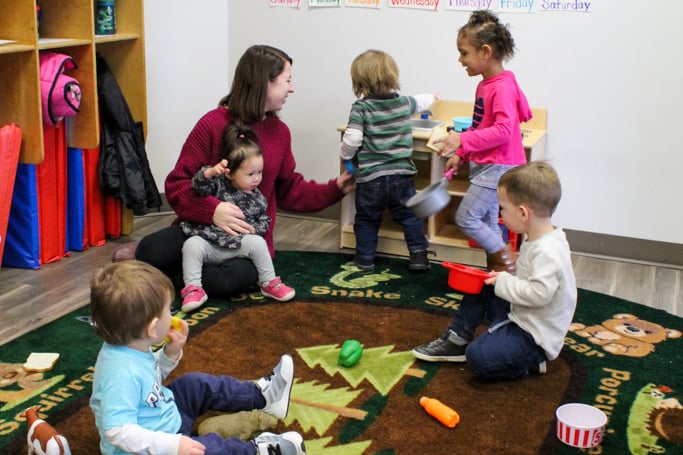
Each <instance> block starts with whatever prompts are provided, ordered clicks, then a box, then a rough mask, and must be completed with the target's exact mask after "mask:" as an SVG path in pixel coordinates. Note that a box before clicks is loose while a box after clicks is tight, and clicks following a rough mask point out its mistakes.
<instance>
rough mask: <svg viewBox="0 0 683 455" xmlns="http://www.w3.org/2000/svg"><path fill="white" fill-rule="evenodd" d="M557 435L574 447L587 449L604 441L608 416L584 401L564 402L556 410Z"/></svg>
mask: <svg viewBox="0 0 683 455" xmlns="http://www.w3.org/2000/svg"><path fill="white" fill-rule="evenodd" d="M555 417H557V437H558V439H559V440H560V441H562V442H564V443H565V444H567V445H570V446H572V447H579V448H581V449H585V448H588V447H595V446H597V445H598V444H600V442H602V435H603V433H604V431H605V424H606V423H607V416H606V415H605V413H604V412H602V411H601V410H600V409H598V408H596V407H594V406H589V405H587V404H582V403H567V404H563V405H562V406H560V407H559V408H557V410H556V411H555Z"/></svg>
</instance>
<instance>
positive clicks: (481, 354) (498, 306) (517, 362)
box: [448, 285, 546, 380]
mask: <svg viewBox="0 0 683 455" xmlns="http://www.w3.org/2000/svg"><path fill="white" fill-rule="evenodd" d="M493 290H494V287H493V286H490V285H484V288H483V289H482V291H481V292H480V293H479V294H465V296H464V297H463V299H462V302H461V303H460V307H459V308H458V310H457V311H456V312H455V314H454V315H453V319H452V320H451V324H450V325H449V326H448V328H449V329H450V330H452V331H454V332H455V333H457V334H458V335H459V336H460V337H461V338H464V339H465V340H467V341H468V342H469V344H468V345H467V349H466V350H465V356H466V358H467V364H468V366H469V367H470V369H471V370H472V372H473V373H474V374H475V375H477V376H479V377H481V378H484V379H494V380H501V379H502V380H510V379H517V378H519V377H521V376H524V375H526V374H527V373H528V369H529V367H530V366H532V365H538V364H539V363H541V362H543V361H545V360H546V356H545V351H544V350H543V349H542V348H541V347H540V346H538V345H537V344H536V342H535V341H534V339H533V337H532V336H531V334H529V333H528V332H526V331H524V330H522V328H520V327H519V326H518V325H517V324H515V323H514V322H512V321H511V320H510V319H508V313H509V312H510V302H508V301H507V300H504V299H501V298H500V297H498V296H496V294H495V293H494V291H493ZM484 320H488V321H489V327H488V329H487V330H486V332H484V333H483V334H481V335H480V336H478V337H477V338H476V339H475V338H474V331H475V329H476V328H477V327H478V326H479V325H480V324H481V323H482V322H484Z"/></svg>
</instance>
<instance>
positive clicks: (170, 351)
mask: <svg viewBox="0 0 683 455" xmlns="http://www.w3.org/2000/svg"><path fill="white" fill-rule="evenodd" d="M176 321H177V324H178V325H179V328H174V327H173V326H171V330H169V331H168V335H166V338H168V340H169V341H168V342H167V343H166V346H164V354H166V357H168V358H169V359H173V360H177V359H178V358H179V357H180V353H181V352H183V346H185V343H186V342H187V335H188V334H189V333H190V327H189V326H188V325H187V321H185V320H184V319H180V318H176Z"/></svg>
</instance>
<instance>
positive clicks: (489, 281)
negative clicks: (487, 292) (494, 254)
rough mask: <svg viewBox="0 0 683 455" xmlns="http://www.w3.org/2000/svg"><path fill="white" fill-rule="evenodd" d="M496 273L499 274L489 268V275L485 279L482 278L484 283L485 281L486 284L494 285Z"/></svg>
mask: <svg viewBox="0 0 683 455" xmlns="http://www.w3.org/2000/svg"><path fill="white" fill-rule="evenodd" d="M498 275H499V273H498V272H496V271H494V270H491V271H490V272H489V277H488V278H486V279H485V280H484V283H486V284H494V285H495V284H496V281H498Z"/></svg>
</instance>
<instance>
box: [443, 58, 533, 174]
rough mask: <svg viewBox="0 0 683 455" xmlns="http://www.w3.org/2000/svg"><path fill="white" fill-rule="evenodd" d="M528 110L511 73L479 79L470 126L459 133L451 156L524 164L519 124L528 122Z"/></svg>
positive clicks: (475, 161)
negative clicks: (456, 148) (456, 146)
mask: <svg viewBox="0 0 683 455" xmlns="http://www.w3.org/2000/svg"><path fill="white" fill-rule="evenodd" d="M531 116H532V114H531V108H530V107H529V103H528V102H527V99H526V96H524V93H523V92H522V89H521V88H520V87H519V85H518V84H517V80H516V79H515V75H514V73H512V71H503V72H501V73H500V74H497V75H495V76H493V77H490V78H488V79H484V80H482V81H481V82H480V83H479V85H478V86H477V90H476V93H475V102H474V112H473V115H472V126H471V127H470V128H469V129H468V130H467V131H463V132H462V133H461V134H460V141H461V142H462V147H460V148H459V149H458V150H456V152H455V153H457V154H458V156H460V157H461V158H463V159H465V160H467V161H470V162H471V163H475V164H505V165H514V166H516V165H519V164H524V163H526V155H525V154H524V146H523V145H522V131H521V128H520V126H519V124H520V123H521V122H526V121H529V120H530V119H531Z"/></svg>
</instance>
